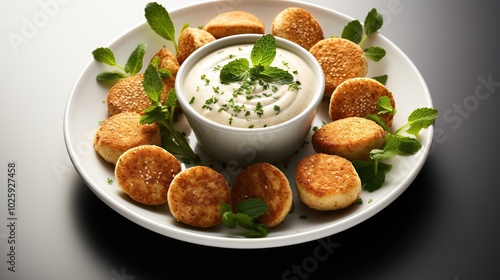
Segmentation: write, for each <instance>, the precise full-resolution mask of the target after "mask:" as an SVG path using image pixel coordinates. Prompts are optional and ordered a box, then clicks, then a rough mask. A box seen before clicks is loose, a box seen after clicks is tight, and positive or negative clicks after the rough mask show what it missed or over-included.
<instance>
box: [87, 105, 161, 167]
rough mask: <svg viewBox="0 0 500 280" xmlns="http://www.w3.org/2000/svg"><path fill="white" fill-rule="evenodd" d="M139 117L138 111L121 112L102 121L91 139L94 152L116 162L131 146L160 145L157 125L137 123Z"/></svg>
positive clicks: (111, 161) (110, 161)
mask: <svg viewBox="0 0 500 280" xmlns="http://www.w3.org/2000/svg"><path fill="white" fill-rule="evenodd" d="M140 118H141V116H140V115H139V114H138V113H135V112H122V113H119V114H116V115H113V116H111V117H109V118H108V119H106V120H105V121H103V122H102V123H101V125H100V126H99V128H98V129H97V131H96V133H95V135H94V139H93V144H94V149H95V150H96V152H97V153H98V154H99V155H101V156H102V158H104V160H106V161H107V162H109V163H112V164H116V162H117V160H118V158H119V157H120V156H121V155H122V154H123V153H124V152H125V151H127V150H129V149H131V148H134V147H137V146H140V145H157V146H159V145H161V135H160V129H159V127H158V125H157V124H156V123H153V124H139V120H140Z"/></svg>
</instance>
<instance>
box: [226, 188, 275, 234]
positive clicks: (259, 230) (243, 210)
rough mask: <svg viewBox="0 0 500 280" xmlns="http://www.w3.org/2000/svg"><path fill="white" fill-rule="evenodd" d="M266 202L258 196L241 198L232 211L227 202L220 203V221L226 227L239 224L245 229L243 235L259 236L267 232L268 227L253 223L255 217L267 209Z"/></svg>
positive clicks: (234, 226) (233, 226)
mask: <svg viewBox="0 0 500 280" xmlns="http://www.w3.org/2000/svg"><path fill="white" fill-rule="evenodd" d="M268 208H269V207H268V206H267V204H266V202H264V201H263V200H262V199H259V198H249V199H245V200H242V201H241V202H240V203H238V205H237V206H236V212H233V211H232V209H231V206H230V205H229V204H226V203H224V204H222V205H221V206H220V211H221V212H222V222H223V223H224V225H226V226H227V227H228V228H231V229H233V228H236V226H240V227H242V228H244V229H245V230H246V232H245V237H247V238H259V237H266V236H267V235H268V234H269V227H268V226H267V225H265V224H258V223H255V221H254V220H255V219H256V218H258V217H260V216H262V215H263V214H264V213H265V212H266V211H267V209H268Z"/></svg>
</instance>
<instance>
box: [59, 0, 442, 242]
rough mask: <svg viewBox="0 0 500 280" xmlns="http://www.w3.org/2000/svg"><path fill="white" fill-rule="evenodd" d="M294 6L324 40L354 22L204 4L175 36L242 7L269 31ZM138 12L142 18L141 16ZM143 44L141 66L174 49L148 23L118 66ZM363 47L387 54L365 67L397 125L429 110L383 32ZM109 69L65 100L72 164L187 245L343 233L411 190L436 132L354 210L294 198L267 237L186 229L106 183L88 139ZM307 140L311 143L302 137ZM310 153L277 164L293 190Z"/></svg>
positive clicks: (124, 47) (181, 19) (334, 15)
mask: <svg viewBox="0 0 500 280" xmlns="http://www.w3.org/2000/svg"><path fill="white" fill-rule="evenodd" d="M291 6H297V7H302V8H305V9H306V10H308V11H309V12H310V13H311V14H312V15H313V16H314V17H315V18H316V19H317V20H318V21H319V23H320V24H321V26H322V27H323V31H324V35H325V37H329V36H331V35H336V36H340V34H341V32H342V28H343V26H344V25H345V24H346V23H347V22H348V21H350V20H352V18H350V17H348V16H345V15H343V14H340V13H338V12H335V11H332V10H329V9H326V8H322V7H319V6H316V5H312V4H307V3H302V2H295V1H237V2H234V1H228V2H224V1H215V2H204V3H201V4H197V5H193V6H189V7H184V8H181V9H177V10H172V11H169V13H170V17H171V18H172V20H173V22H174V23H175V28H176V32H177V33H178V32H179V30H181V28H182V26H183V25H184V23H186V22H187V23H189V24H190V25H191V26H193V27H194V26H202V25H203V24H205V23H206V22H207V21H208V20H209V19H211V18H212V17H214V16H215V15H217V14H219V13H221V12H225V11H229V10H234V9H239V10H245V11H248V12H251V13H253V14H254V15H256V16H258V17H259V18H260V19H262V21H263V22H264V23H265V24H266V27H267V30H266V32H267V33H269V32H270V25H271V22H272V19H273V18H274V17H275V16H276V15H277V14H278V13H279V12H280V11H282V10H283V9H285V8H287V7H291ZM137 12H138V13H142V11H137ZM366 12H367V13H368V11H366ZM359 20H361V21H362V20H364V19H359ZM382 31H383V29H382ZM143 41H144V42H147V43H148V51H147V53H146V57H145V59H144V61H145V63H147V62H148V61H149V59H150V58H151V57H152V56H153V55H154V53H155V52H156V51H157V50H158V49H159V48H161V47H162V46H164V45H165V46H167V47H169V48H172V44H171V43H170V42H166V41H165V40H163V39H162V38H160V37H159V36H158V35H156V34H155V33H154V32H153V31H151V29H150V27H149V25H148V24H147V23H146V22H144V23H143V24H140V25H138V26H137V27H134V28H132V29H131V30H129V31H128V32H126V33H125V34H124V35H123V36H121V37H119V38H118V39H117V40H115V41H114V42H113V43H112V44H110V45H109V47H110V48H111V49H112V50H113V51H114V53H115V56H116V58H117V61H118V62H119V63H121V64H125V61H126V59H127V58H128V55H129V54H130V52H131V51H132V50H133V49H134V48H135V47H136V46H137V44H139V43H140V42H143ZM367 43H368V44H369V45H378V46H381V47H383V48H385V49H386V51H387V55H386V57H385V58H384V59H382V60H381V61H379V62H370V65H369V72H368V75H367V76H369V77H373V76H378V75H383V74H387V75H388V76H389V80H388V82H387V87H388V88H389V90H391V91H392V92H393V94H394V96H395V100H396V108H397V110H398V112H397V115H396V116H395V119H394V127H396V128H397V127H399V126H401V125H403V124H404V123H406V119H407V117H408V115H409V114H410V113H411V112H412V111H413V110H414V109H416V108H418V107H432V101H431V97H430V94H429V91H428V89H427V86H426V84H425V82H424V80H423V79H422V77H421V75H420V73H419V72H418V70H417V69H416V68H415V66H414V64H413V63H412V62H411V61H410V60H409V59H408V57H407V56H406V55H405V54H404V53H403V52H402V51H401V50H400V49H399V48H398V47H397V46H395V45H394V44H393V43H392V42H390V41H389V40H388V39H386V38H385V37H383V36H381V35H377V36H374V37H373V38H371V39H370V40H369V41H368V42H367ZM366 46H368V45H366ZM97 47H100V46H96V48H97ZM91 52H92V50H89V51H88V53H86V54H81V55H90V53H91ZM107 69H110V67H109V66H107V65H103V64H101V63H98V62H95V61H91V62H90V63H89V64H88V65H87V67H86V68H85V70H84V71H83V73H82V74H81V76H80V78H79V79H78V81H77V82H76V84H75V86H74V88H73V90H72V92H71V94H70V96H69V100H68V103H67V108H66V112H65V116H64V136H65V141H66V146H67V150H68V153H69V155H70V157H71V160H72V161H73V164H74V165H75V167H76V169H77V171H78V172H79V174H80V175H81V176H82V177H83V179H84V180H85V182H86V183H87V185H88V186H89V187H90V188H91V189H92V191H93V192H94V193H95V194H96V195H97V196H98V197H99V198H100V199H101V200H102V201H104V202H105V203H106V204H107V205H108V206H110V207H111V208H113V209H114V210H115V211H117V212H118V213H120V214H121V215H123V216H125V217H126V218H128V219H130V220H131V221H133V222H135V223H137V224H139V225H141V226H143V227H145V228H148V229H150V230H152V231H155V232H157V233H160V234H163V235H165V236H168V237H171V238H175V239H179V240H183V241H186V242H191V243H196V244H202V245H209V246H215V247H228V248H267V247H278V246H285V245H291V244H297V243H302V242H307V241H311V240H315V239H319V238H323V237H326V236H329V235H332V234H335V233H338V232H340V231H343V230H345V229H348V228H350V227H352V226H354V225H357V224H359V223H361V222H363V221H365V220H366V219H368V218H370V217H372V216H373V215H374V214H376V213H377V212H379V211H380V210H382V209H383V208H384V207H386V206H387V205H389V204H390V203H391V202H393V201H394V200H395V199H396V198H397V197H398V196H399V195H400V194H401V193H402V192H403V191H404V190H405V189H406V188H407V187H408V186H409V185H410V183H411V182H412V181H413V180H414V179H415V177H416V176H417V174H418V173H419V171H420V170H421V168H422V166H423V164H424V162H425V159H426V157H427V155H428V152H429V149H430V144H431V141H432V135H433V128H432V127H430V128H428V129H424V130H422V131H421V133H420V135H419V140H420V141H421V143H422V145H423V148H422V149H421V150H420V151H419V152H418V154H416V155H413V156H407V157H398V158H396V159H394V160H392V162H391V163H392V164H393V169H392V170H391V172H390V173H389V174H388V176H387V178H386V183H385V185H384V186H383V187H382V188H381V189H379V190H377V191H375V192H373V193H368V192H362V194H361V198H362V200H363V203H362V204H359V205H353V206H352V207H350V208H348V209H346V210H343V211H339V212H335V213H324V212H317V211H313V210H310V209H307V208H306V207H304V206H303V205H302V204H301V203H300V201H299V200H298V198H297V197H296V195H294V200H295V211H294V213H291V214H289V215H288V216H287V218H286V219H285V221H284V222H283V224H281V225H279V226H278V227H276V228H272V229H271V232H270V234H269V236H267V237H265V238H259V239H246V238H244V237H243V236H242V234H241V232H239V231H238V230H230V229H227V228H225V227H224V226H223V225H222V224H221V225H219V226H217V227H215V228H212V229H208V230H205V229H196V228H191V227H187V226H183V225H181V224H180V223H178V222H177V221H175V219H174V218H173V217H172V215H171V214H170V212H169V210H168V206H167V205H166V204H165V205H163V206H159V207H150V206H142V205H139V204H138V203H135V202H133V201H132V200H131V199H129V198H128V197H127V196H126V195H124V194H123V192H122V191H121V190H120V188H119V187H118V186H117V185H116V183H113V184H111V185H110V184H108V183H107V181H108V178H111V179H113V178H114V175H113V167H112V166H111V165H109V164H107V163H105V162H104V161H103V160H102V159H101V158H100V156H99V155H98V154H97V153H96V152H95V151H94V149H93V146H92V138H93V136H94V133H95V131H96V129H97V127H98V125H99V122H100V121H102V120H104V119H106V118H107V107H106V104H105V102H104V100H105V99H106V93H107V90H108V86H106V85H102V84H100V83H98V82H96V79H95V77H96V75H97V74H98V73H100V72H101V71H103V70H107ZM144 69H145V67H143V70H144ZM326 108H327V107H326V103H325V104H322V106H321V109H320V111H319V113H318V115H317V117H316V119H315V121H314V125H317V126H321V124H322V121H328V115H327V109H326ZM179 129H183V130H185V131H186V132H187V133H188V134H189V133H190V130H189V127H188V126H187V124H186V122H185V121H183V122H182V123H181V124H180V127H179ZM189 137H190V144H191V145H192V147H194V148H195V150H196V151H197V152H199V153H200V154H201V156H202V158H203V161H204V164H206V165H210V166H212V167H214V168H215V169H217V170H218V171H220V172H222V173H223V174H224V175H226V177H227V178H228V180H231V179H232V178H234V176H235V171H234V170H231V169H230V168H229V167H226V166H223V165H221V164H220V163H217V162H215V161H213V160H211V159H210V158H208V157H207V156H206V155H205V154H204V153H203V151H201V149H200V147H199V146H198V145H197V142H196V139H195V137H194V135H193V134H190V135H189ZM308 137H310V135H309V136H308ZM309 140H310V138H308V139H306V141H309ZM313 152H314V151H313V149H312V147H311V145H310V144H309V145H305V146H304V147H303V148H301V149H299V151H298V152H297V153H295V154H294V155H293V156H291V157H290V158H289V159H287V160H286V161H284V162H281V163H277V164H276V165H277V166H278V167H280V168H281V169H282V170H283V172H284V173H285V174H286V175H287V176H288V178H289V180H290V184H291V186H292V189H294V188H295V184H294V179H293V172H294V169H295V164H296V162H297V161H298V160H299V159H300V158H302V157H304V156H306V155H309V154H311V153H313ZM184 167H185V166H184ZM294 191H295V189H294ZM304 217H307V218H304Z"/></svg>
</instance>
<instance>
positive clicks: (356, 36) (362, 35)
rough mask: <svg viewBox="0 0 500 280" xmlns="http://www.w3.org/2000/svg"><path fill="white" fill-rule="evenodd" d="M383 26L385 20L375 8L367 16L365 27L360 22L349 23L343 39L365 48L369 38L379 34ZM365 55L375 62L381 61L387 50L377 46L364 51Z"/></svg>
mask: <svg viewBox="0 0 500 280" xmlns="http://www.w3.org/2000/svg"><path fill="white" fill-rule="evenodd" d="M383 24H384V19H383V17H382V15H381V14H380V13H378V12H377V9H375V8H373V9H372V10H370V12H368V14H367V15H366V18H365V22H364V25H362V24H361V22H360V21H359V20H353V21H350V22H348V23H347V24H346V26H345V27H344V29H343V30H342V35H341V37H342V38H344V39H347V40H350V41H352V42H354V43H356V44H358V45H359V46H360V47H363V46H364V44H365V43H366V41H367V40H368V38H369V37H370V36H371V35H372V34H374V33H376V32H378V30H379V29H380V28H382V25H383ZM364 53H365V56H366V57H367V58H369V59H371V60H373V61H379V60H381V59H382V58H383V57H384V56H385V55H386V51H385V49H383V48H382V47H377V46H372V47H368V48H366V49H364Z"/></svg>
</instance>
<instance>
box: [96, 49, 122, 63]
mask: <svg viewBox="0 0 500 280" xmlns="http://www.w3.org/2000/svg"><path fill="white" fill-rule="evenodd" d="M92 56H93V57H94V59H95V60H97V61H99V62H101V63H104V64H107V65H111V66H116V65H117V64H116V60H115V54H114V53H113V51H112V50H111V49H109V48H97V49H95V50H94V51H93V52H92Z"/></svg>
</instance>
